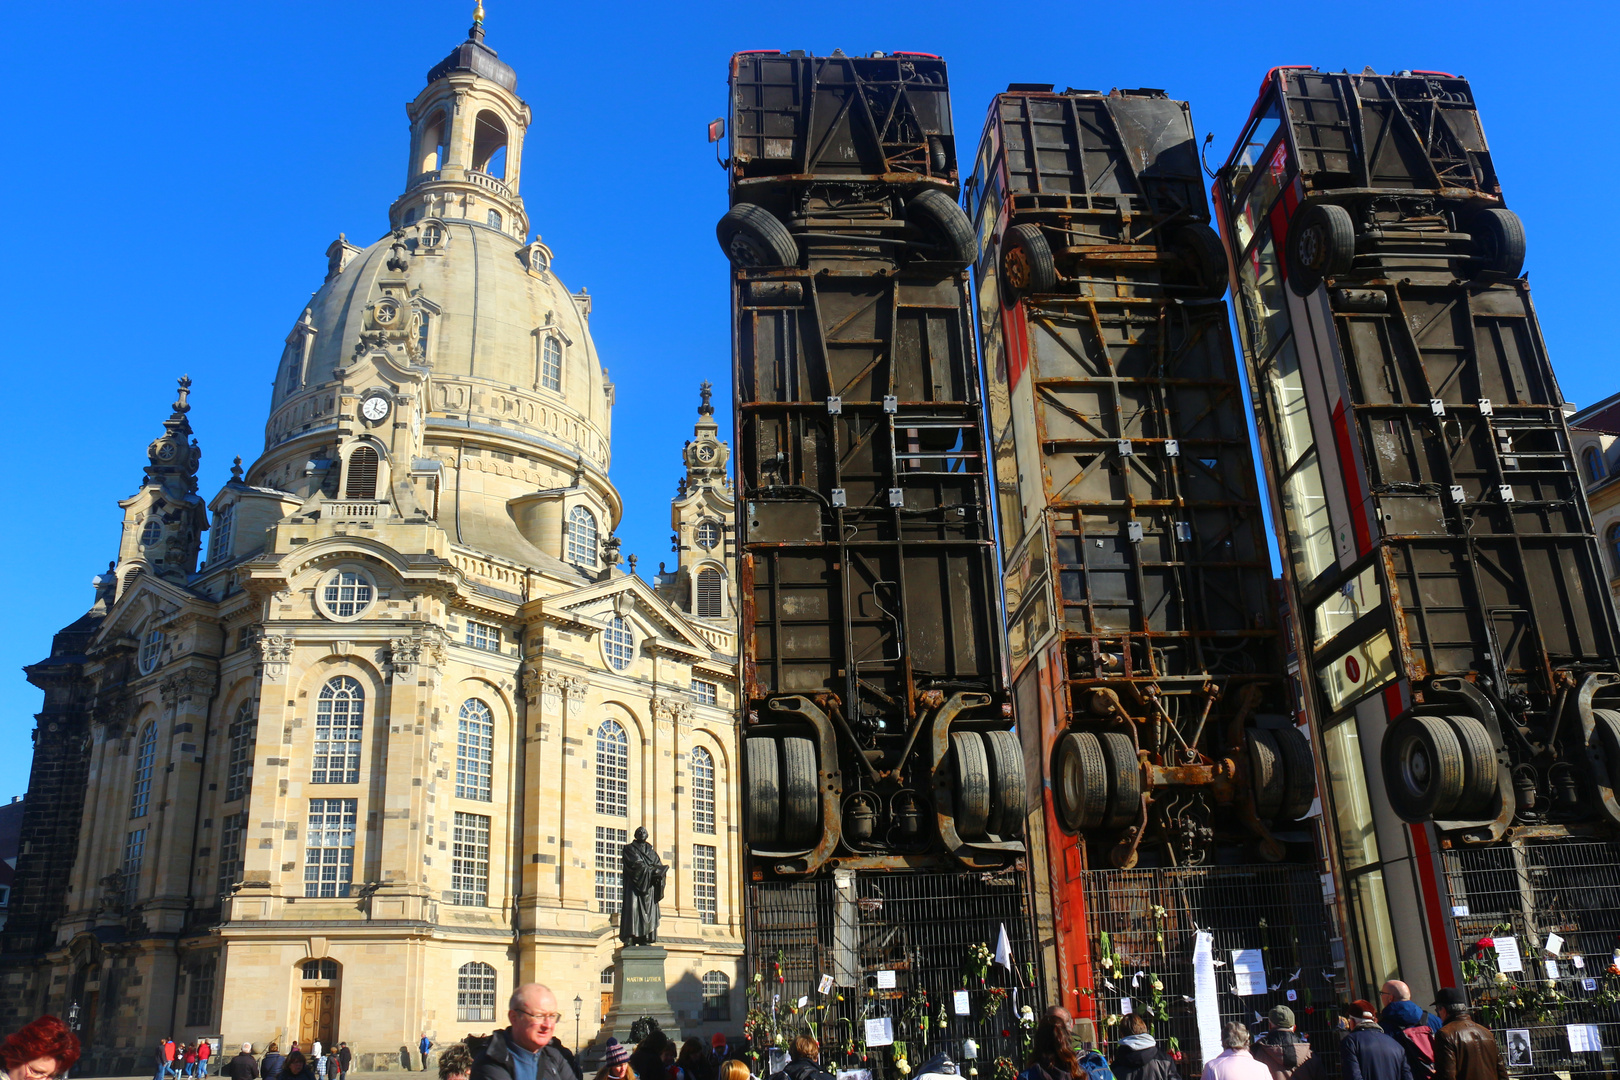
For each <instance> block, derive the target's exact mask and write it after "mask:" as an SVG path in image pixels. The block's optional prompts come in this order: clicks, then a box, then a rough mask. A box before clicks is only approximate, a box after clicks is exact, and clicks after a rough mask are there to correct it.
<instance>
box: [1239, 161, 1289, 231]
mask: <svg viewBox="0 0 1620 1080" xmlns="http://www.w3.org/2000/svg"><path fill="white" fill-rule="evenodd" d="M1287 178H1288V144H1287V143H1284V142H1280V141H1279V142H1278V143H1277V147H1276V149H1274V150H1273V151H1272V152H1271V156H1270V157H1269V158H1267V159H1266V167H1265V170H1264V171H1263V172H1262V173H1261V174H1260V176H1259V178H1258V179H1257V180H1255V182H1254V187H1252V188H1250V189H1249V197H1248V198H1246V199H1244V200H1243V205H1242V206H1241V207H1239V209H1238V212H1237V215H1236V217H1235V220H1236V222H1237V231H1238V241H1239V243H1240V244H1241V245H1243V246H1247V245H1248V243H1249V240H1250V239H1251V238H1252V237H1253V236H1254V234H1255V233H1257V232H1259V231H1260V227H1261V225H1262V223H1263V222H1264V221H1265V219H1266V215H1267V214H1269V213H1270V212H1271V206H1272V204H1273V203H1275V202H1276V201H1277V196H1278V195H1279V194H1281V193H1282V189H1283V186H1284V184H1285V182H1286V181H1287Z"/></svg>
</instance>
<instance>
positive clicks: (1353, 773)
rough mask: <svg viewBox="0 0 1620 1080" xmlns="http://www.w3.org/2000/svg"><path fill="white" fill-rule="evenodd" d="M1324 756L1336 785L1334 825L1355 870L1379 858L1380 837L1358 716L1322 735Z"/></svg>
mask: <svg viewBox="0 0 1620 1080" xmlns="http://www.w3.org/2000/svg"><path fill="white" fill-rule="evenodd" d="M1322 756H1323V757H1324V758H1325V759H1326V763H1327V771H1328V781H1329V783H1330V784H1331V785H1332V787H1333V811H1334V814H1333V818H1332V821H1333V825H1334V828H1335V829H1336V830H1337V831H1338V834H1339V854H1340V855H1342V856H1343V857H1344V868H1345V869H1346V870H1354V869H1356V868H1357V867H1361V866H1368V865H1370V864H1372V863H1375V862H1377V861H1378V837H1377V836H1376V835H1375V834H1374V832H1373V817H1372V800H1370V799H1369V798H1368V797H1367V778H1366V774H1365V772H1364V770H1363V767H1362V758H1361V736H1360V733H1359V731H1358V729H1357V727H1356V718H1355V717H1353V716H1352V717H1350V719H1348V720H1346V721H1345V722H1344V723H1342V724H1336V725H1335V726H1333V727H1330V728H1328V729H1327V731H1326V732H1324V733H1323V735H1322Z"/></svg>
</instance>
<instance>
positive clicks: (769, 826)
mask: <svg viewBox="0 0 1620 1080" xmlns="http://www.w3.org/2000/svg"><path fill="white" fill-rule="evenodd" d="M747 748H748V784H747V787H748V844H749V846H750V847H756V848H760V849H762V850H764V851H770V850H772V849H774V848H775V847H776V840H777V837H778V836H779V835H780V834H781V828H782V826H781V815H782V784H781V779H780V773H779V770H778V768H777V760H776V740H775V739H770V738H757V739H749V740H748V742H747Z"/></svg>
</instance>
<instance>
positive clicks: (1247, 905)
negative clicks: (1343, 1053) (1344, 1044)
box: [1074, 866, 1338, 1076]
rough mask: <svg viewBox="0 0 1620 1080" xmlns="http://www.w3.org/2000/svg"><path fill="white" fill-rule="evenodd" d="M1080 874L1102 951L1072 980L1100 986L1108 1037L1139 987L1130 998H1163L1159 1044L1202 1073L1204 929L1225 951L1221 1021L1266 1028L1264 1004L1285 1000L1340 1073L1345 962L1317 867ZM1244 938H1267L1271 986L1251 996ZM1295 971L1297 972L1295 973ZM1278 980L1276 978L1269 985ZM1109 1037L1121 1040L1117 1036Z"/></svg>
mask: <svg viewBox="0 0 1620 1080" xmlns="http://www.w3.org/2000/svg"><path fill="white" fill-rule="evenodd" d="M1082 878H1083V881H1082V885H1083V888H1084V890H1085V904H1086V931H1087V934H1088V936H1089V937H1090V939H1091V942H1092V946H1093V954H1092V955H1093V957H1094V959H1093V962H1092V963H1093V966H1092V970H1091V972H1090V973H1089V975H1088V974H1087V973H1085V972H1075V973H1074V984H1075V985H1078V986H1085V985H1088V984H1089V985H1090V986H1091V987H1092V993H1093V994H1094V995H1095V997H1094V999H1093V1000H1094V1001H1095V1002H1096V1005H1097V1014H1098V1023H1099V1028H1100V1036H1101V1040H1102V1041H1104V1042H1111V1041H1112V1040H1113V1039H1115V1038H1116V1037H1117V1036H1118V1034H1119V1033H1118V1031H1117V1029H1112V1030H1111V1029H1107V1028H1106V1027H1103V1026H1102V1021H1103V1019H1104V1018H1105V1017H1107V1016H1110V1015H1118V1014H1119V1013H1120V1005H1121V1003H1120V998H1121V997H1129V998H1131V999H1132V1003H1133V1009H1134V1008H1135V1007H1136V1002H1138V1001H1140V1002H1141V1003H1142V1004H1143V1005H1151V1004H1152V1003H1153V1002H1154V1000H1155V999H1157V1000H1158V1002H1159V1007H1158V1009H1157V1010H1155V1012H1156V1014H1157V1015H1156V1019H1155V1020H1154V1022H1153V1025H1152V1026H1153V1033H1154V1034H1155V1035H1156V1036H1158V1038H1159V1041H1160V1043H1161V1044H1162V1045H1163V1044H1168V1045H1170V1046H1172V1047H1174V1046H1175V1045H1178V1044H1179V1047H1180V1049H1181V1052H1182V1060H1181V1062H1180V1066H1181V1071H1182V1073H1183V1074H1184V1075H1187V1076H1197V1075H1198V1073H1199V1071H1200V1070H1201V1069H1202V1068H1203V1059H1202V1056H1201V1048H1200V1045H1199V1039H1198V1019H1197V1016H1196V1015H1195V1013H1194V1011H1193V1002H1192V997H1193V974H1192V952H1193V935H1194V933H1195V931H1196V930H1200V929H1201V930H1206V931H1208V932H1209V933H1211V934H1212V935H1213V936H1214V946H1215V957H1216V959H1217V960H1220V961H1224V962H1225V964H1224V966H1217V967H1216V968H1215V982H1216V991H1217V992H1216V1002H1217V1005H1218V1007H1219V1010H1220V1019H1221V1021H1222V1022H1223V1023H1224V1022H1225V1021H1227V1020H1236V1021H1238V1022H1239V1023H1241V1024H1244V1025H1246V1026H1247V1027H1248V1028H1249V1029H1250V1031H1251V1032H1254V1033H1256V1034H1258V1033H1259V1032H1261V1031H1263V1030H1265V1027H1264V1025H1263V1024H1261V1023H1260V1021H1259V1020H1257V1019H1256V1014H1258V1015H1259V1016H1260V1017H1264V1016H1265V1014H1266V1013H1267V1012H1268V1011H1269V1010H1270V1009H1271V1008H1272V1007H1273V1006H1276V1005H1287V1006H1288V1007H1289V1008H1291V1009H1293V1010H1294V1018H1295V1021H1296V1024H1297V1027H1298V1030H1299V1031H1300V1033H1301V1034H1303V1035H1305V1036H1306V1037H1307V1038H1309V1040H1310V1042H1311V1050H1312V1053H1313V1054H1315V1055H1318V1056H1325V1057H1326V1058H1327V1059H1328V1060H1327V1061H1326V1062H1325V1063H1324V1064H1325V1068H1326V1070H1327V1071H1326V1073H1325V1075H1332V1074H1333V1073H1334V1071H1335V1070H1336V1069H1337V1055H1338V1039H1337V1038H1336V1037H1335V1036H1334V1034H1333V1031H1334V1024H1335V1020H1334V1005H1335V1002H1336V1000H1337V999H1336V996H1335V992H1334V988H1333V980H1334V978H1335V977H1336V975H1337V973H1338V969H1337V968H1336V967H1335V966H1334V952H1335V948H1334V945H1335V943H1334V942H1333V941H1332V938H1333V934H1332V932H1331V930H1330V929H1329V927H1330V923H1329V915H1328V911H1327V908H1326V906H1325V905H1324V904H1323V902H1322V883H1321V879H1320V878H1319V877H1318V876H1317V874H1316V873H1315V872H1314V871H1312V870H1310V869H1308V868H1306V867H1301V866H1219V867H1188V868H1181V869H1176V868H1171V869H1151V870H1092V871H1086V872H1085V873H1084V874H1083V875H1082ZM1104 933H1107V934H1108V937H1109V953H1110V954H1111V955H1112V956H1113V957H1114V960H1115V968H1114V970H1113V971H1112V972H1110V971H1108V970H1106V969H1105V968H1104V966H1103V965H1102V963H1101V959H1102V957H1103V956H1104V955H1105V952H1104V950H1103V949H1102V947H1101V938H1102V935H1103V934H1104ZM1235 949H1259V950H1260V953H1261V958H1262V959H1263V960H1264V962H1265V969H1266V986H1267V992H1266V993H1264V994H1261V995H1258V996H1246V997H1239V996H1238V995H1237V994H1236V993H1235V990H1236V989H1237V987H1236V980H1235V976H1234V974H1233V961H1232V951H1233V950H1235ZM1296 971H1297V972H1298V973H1299V978H1298V980H1297V981H1292V976H1293V975H1294V973H1295V972H1296ZM1138 972H1141V973H1142V975H1141V976H1140V977H1138V975H1137V973H1138ZM1154 978H1157V979H1158V980H1159V982H1160V983H1161V984H1162V986H1163V989H1162V990H1160V991H1159V992H1158V993H1157V994H1155V992H1154V991H1153V989H1152V986H1151V983H1152V980H1153V979H1154ZM1133 980H1134V983H1133ZM1110 983H1112V984H1113V985H1112V987H1110V985H1109V984H1110ZM1273 986H1275V987H1276V989H1275V990H1272V989H1270V988H1271V987H1273ZM1289 990H1293V991H1294V993H1295V995H1296V999H1295V1000H1293V1001H1289V1000H1288V991H1289ZM1170 1039H1175V1040H1176V1043H1174V1044H1171V1043H1169V1040H1170ZM1103 1049H1104V1052H1105V1053H1110V1054H1111V1052H1112V1047H1111V1046H1105V1047H1103ZM1215 1052H1216V1053H1218V1052H1219V1047H1217V1048H1216V1049H1215ZM1211 1056H1213V1054H1212V1055H1211Z"/></svg>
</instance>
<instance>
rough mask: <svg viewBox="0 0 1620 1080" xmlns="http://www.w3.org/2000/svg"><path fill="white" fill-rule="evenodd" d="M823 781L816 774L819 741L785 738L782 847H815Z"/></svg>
mask: <svg viewBox="0 0 1620 1080" xmlns="http://www.w3.org/2000/svg"><path fill="white" fill-rule="evenodd" d="M819 788H820V784H819V783H818V782H817V778H816V744H815V743H813V742H811V741H810V740H809V739H799V738H793V737H791V736H790V737H788V738H784V739H783V740H782V849H783V850H784V851H798V850H800V849H802V848H808V847H814V846H815V843H816V834H817V833H818V832H819V831H820V825H821V800H820V798H818V794H819Z"/></svg>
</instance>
